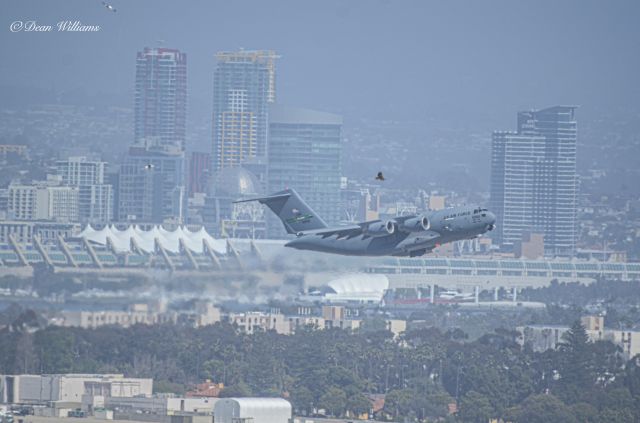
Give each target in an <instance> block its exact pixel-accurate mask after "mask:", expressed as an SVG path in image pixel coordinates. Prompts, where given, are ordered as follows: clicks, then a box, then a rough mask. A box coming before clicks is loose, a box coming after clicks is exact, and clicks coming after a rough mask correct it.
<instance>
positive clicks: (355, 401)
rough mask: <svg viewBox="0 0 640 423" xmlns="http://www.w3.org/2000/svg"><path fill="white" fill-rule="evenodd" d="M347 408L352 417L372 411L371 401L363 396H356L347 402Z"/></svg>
mask: <svg viewBox="0 0 640 423" xmlns="http://www.w3.org/2000/svg"><path fill="white" fill-rule="evenodd" d="M346 408H347V410H348V411H350V414H351V415H352V416H360V415H361V414H364V413H369V412H370V411H371V401H369V398H367V397H365V396H364V395H363V394H356V395H354V396H352V397H350V398H349V399H348V400H347V405H346Z"/></svg>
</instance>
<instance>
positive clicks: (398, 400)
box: [384, 389, 416, 418]
mask: <svg viewBox="0 0 640 423" xmlns="http://www.w3.org/2000/svg"><path fill="white" fill-rule="evenodd" d="M415 403H416V398H415V394H414V392H412V391H411V390H409V389H395V390H393V391H390V392H389V393H388V394H387V395H386V396H385V399H384V411H385V413H387V414H390V415H391V416H393V417H394V418H399V417H408V416H410V415H411V414H412V412H413V411H414V409H413V406H414V404H415Z"/></svg>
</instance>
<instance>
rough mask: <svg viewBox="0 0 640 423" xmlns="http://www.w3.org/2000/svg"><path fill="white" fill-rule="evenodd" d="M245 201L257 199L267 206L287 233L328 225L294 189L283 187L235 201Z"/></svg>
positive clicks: (321, 227) (322, 227) (311, 229)
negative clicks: (266, 194)
mask: <svg viewBox="0 0 640 423" xmlns="http://www.w3.org/2000/svg"><path fill="white" fill-rule="evenodd" d="M246 201H258V202H259V203H260V204H264V205H265V206H267V207H269V208H270V209H271V211H272V212H274V213H275V214H276V215H277V216H278V217H279V218H280V220H281V221H282V224H283V225H284V228H285V229H286V231H287V233H289V234H297V233H300V232H306V231H313V230H317V229H324V228H327V227H328V226H327V224H326V223H325V221H324V220H322V218H321V217H320V216H318V214H317V213H316V212H314V211H313V209H311V207H309V205H308V204H307V203H305V202H304V200H303V199H302V198H301V197H300V195H298V193H297V192H296V191H295V190H294V189H285V190H284V191H279V192H276V193H274V194H271V195H269V196H266V197H258V198H250V199H247V200H240V201H236V203H243V202H246Z"/></svg>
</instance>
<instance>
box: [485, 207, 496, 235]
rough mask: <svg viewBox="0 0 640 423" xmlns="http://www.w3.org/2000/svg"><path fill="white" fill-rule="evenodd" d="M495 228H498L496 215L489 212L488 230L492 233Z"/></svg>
mask: <svg viewBox="0 0 640 423" xmlns="http://www.w3.org/2000/svg"><path fill="white" fill-rule="evenodd" d="M495 228H496V215H495V214H493V213H491V212H490V211H488V212H487V230H488V231H492V230H494V229H495Z"/></svg>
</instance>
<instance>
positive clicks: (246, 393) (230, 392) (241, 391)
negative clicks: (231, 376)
mask: <svg viewBox="0 0 640 423" xmlns="http://www.w3.org/2000/svg"><path fill="white" fill-rule="evenodd" d="M250 396H251V389H250V388H249V386H248V385H247V384H246V383H244V382H243V381H240V382H238V383H236V384H235V385H231V386H225V387H224V389H223V390H222V391H221V392H220V397H222V398H230V397H250Z"/></svg>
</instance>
